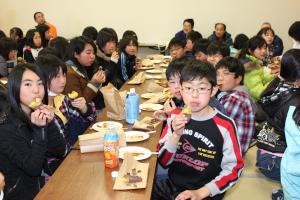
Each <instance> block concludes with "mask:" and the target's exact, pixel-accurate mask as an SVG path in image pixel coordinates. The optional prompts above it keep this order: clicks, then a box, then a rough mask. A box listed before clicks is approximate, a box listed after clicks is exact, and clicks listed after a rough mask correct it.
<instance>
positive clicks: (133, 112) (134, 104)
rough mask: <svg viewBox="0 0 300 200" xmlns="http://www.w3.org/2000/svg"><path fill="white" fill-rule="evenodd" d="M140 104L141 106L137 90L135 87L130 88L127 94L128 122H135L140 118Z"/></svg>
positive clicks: (126, 110) (126, 109)
mask: <svg viewBox="0 0 300 200" xmlns="http://www.w3.org/2000/svg"><path fill="white" fill-rule="evenodd" d="M139 106H140V97H139V95H138V94H137V93H136V92H135V89H134V88H130V92H129V93H128V94H127V96H126V105H125V112H126V122H127V123H128V124H134V122H135V121H137V120H139V115H140V113H139Z"/></svg>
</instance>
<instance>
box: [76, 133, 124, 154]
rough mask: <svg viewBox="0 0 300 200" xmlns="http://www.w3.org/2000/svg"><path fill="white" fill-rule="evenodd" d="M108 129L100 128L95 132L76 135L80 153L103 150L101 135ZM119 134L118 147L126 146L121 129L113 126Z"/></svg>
mask: <svg viewBox="0 0 300 200" xmlns="http://www.w3.org/2000/svg"><path fill="white" fill-rule="evenodd" d="M107 131H109V130H108V129H107V130H104V129H103V130H102V131H99V132H95V133H89V134H83V135H79V136H78V140H79V147H80V152H81V153H89V152H97V151H103V137H104V134H105V133H106V132H107ZM115 131H116V132H117V133H118V136H119V147H125V146H126V136H125V133H124V130H123V129H120V128H115Z"/></svg>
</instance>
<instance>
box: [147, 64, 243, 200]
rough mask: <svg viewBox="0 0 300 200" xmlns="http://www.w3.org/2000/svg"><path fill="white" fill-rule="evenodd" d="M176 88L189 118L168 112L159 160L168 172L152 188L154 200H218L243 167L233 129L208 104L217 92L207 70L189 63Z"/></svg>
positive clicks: (212, 74) (213, 75)
mask: <svg viewBox="0 0 300 200" xmlns="http://www.w3.org/2000/svg"><path fill="white" fill-rule="evenodd" d="M180 83H181V91H182V97H183V101H184V103H185V105H187V106H188V107H189V108H190V110H191V118H189V117H188V116H186V115H184V114H182V113H181V112H180V111H178V110H174V111H172V112H171V114H174V115H173V117H172V122H171V123H170V124H171V126H169V128H168V130H167V133H166V135H164V136H162V137H163V138H164V142H163V143H161V144H160V145H159V157H158V159H159V162H160V164H161V165H162V166H163V167H165V168H169V172H168V179H167V180H163V181H161V182H158V183H157V184H156V185H155V188H154V191H153V194H152V199H160V200H161V199H176V200H181V199H222V198H223V196H224V194H223V193H224V192H225V191H226V190H227V189H229V188H230V187H231V186H233V185H234V184H235V183H236V181H237V180H238V178H239V176H240V174H241V172H242V169H243V166H244V163H243V160H242V155H241V151H240V145H239V142H238V139H237V130H236V126H235V123H234V121H233V120H232V119H230V118H228V117H227V116H225V115H224V114H221V113H220V112H219V111H218V110H216V109H214V108H212V107H211V106H209V104H208V103H209V100H210V98H212V97H213V96H214V95H215V93H216V92H217V87H216V71H215V69H214V68H213V67H212V66H211V65H210V64H208V63H206V62H200V61H193V62H192V63H191V64H189V65H187V66H185V67H184V69H183V71H182V73H181V78H180Z"/></svg>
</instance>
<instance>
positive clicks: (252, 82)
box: [244, 67, 274, 101]
mask: <svg viewBox="0 0 300 200" xmlns="http://www.w3.org/2000/svg"><path fill="white" fill-rule="evenodd" d="M273 79H274V76H271V75H267V74H264V69H263V68H262V67H256V68H255V69H252V70H251V71H249V72H246V73H245V77H244V84H245V86H246V87H247V88H248V90H249V93H250V95H251V96H252V97H253V98H254V99H255V100H256V101H257V100H258V99H259V98H260V95H261V94H262V92H263V91H264V90H265V89H266V88H267V86H268V85H269V83H270V82H271V81H272V80H273Z"/></svg>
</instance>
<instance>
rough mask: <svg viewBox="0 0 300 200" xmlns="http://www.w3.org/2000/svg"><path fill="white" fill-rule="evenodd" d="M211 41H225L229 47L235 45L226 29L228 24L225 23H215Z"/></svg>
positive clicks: (210, 37)
mask: <svg viewBox="0 0 300 200" xmlns="http://www.w3.org/2000/svg"><path fill="white" fill-rule="evenodd" d="M208 39H209V40H210V41H212V42H213V41H216V40H219V41H223V42H225V43H226V44H227V46H228V47H230V46H232V45H233V42H232V38H231V34H230V33H228V32H227V31H226V25H225V24H223V23H216V24H215V31H214V32H213V33H212V34H211V35H210V36H209V37H208Z"/></svg>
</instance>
